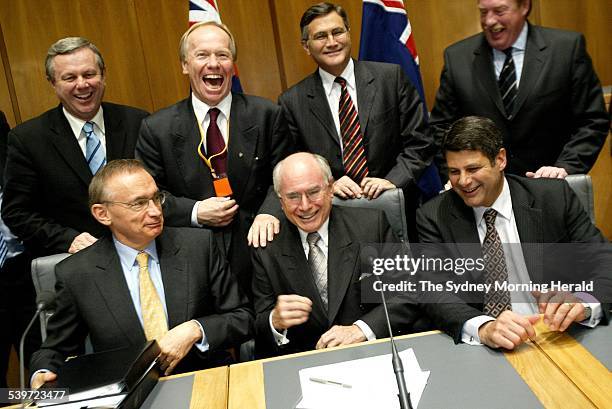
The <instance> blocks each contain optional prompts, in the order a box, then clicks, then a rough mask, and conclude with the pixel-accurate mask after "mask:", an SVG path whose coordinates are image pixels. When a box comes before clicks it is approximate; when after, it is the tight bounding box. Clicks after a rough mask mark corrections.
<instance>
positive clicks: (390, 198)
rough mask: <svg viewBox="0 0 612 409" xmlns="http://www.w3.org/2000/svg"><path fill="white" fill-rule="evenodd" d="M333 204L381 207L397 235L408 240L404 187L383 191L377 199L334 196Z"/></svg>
mask: <svg viewBox="0 0 612 409" xmlns="http://www.w3.org/2000/svg"><path fill="white" fill-rule="evenodd" d="M333 204H334V205H336V206H347V207H365V208H370V209H379V210H382V211H384V212H385V215H386V216H387V220H388V221H389V224H390V225H391V228H392V229H393V232H394V233H395V235H396V236H397V237H398V238H399V239H400V241H402V242H404V243H407V242H408V227H407V225H406V207H405V204H404V192H402V189H391V190H387V191H385V192H383V193H382V194H381V195H380V196H378V197H377V198H376V199H372V200H368V199H366V198H363V197H362V198H361V199H348V200H344V199H340V198H339V197H335V196H334V200H333Z"/></svg>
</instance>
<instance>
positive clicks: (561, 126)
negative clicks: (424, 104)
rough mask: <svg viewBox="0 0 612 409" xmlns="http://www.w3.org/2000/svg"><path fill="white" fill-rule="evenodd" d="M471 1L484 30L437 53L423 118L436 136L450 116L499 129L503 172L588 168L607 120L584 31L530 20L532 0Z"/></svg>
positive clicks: (539, 173)
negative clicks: (439, 61) (435, 77)
mask: <svg viewBox="0 0 612 409" xmlns="http://www.w3.org/2000/svg"><path fill="white" fill-rule="evenodd" d="M478 7H479V9H480V16H481V17H480V21H481V25H482V29H483V32H482V33H480V34H477V35H475V36H472V37H469V38H467V39H465V40H462V41H460V42H458V43H456V44H453V45H451V46H450V47H448V48H447V49H446V51H445V52H444V68H443V70H442V75H441V78H440V88H439V89H438V93H437V95H436V101H435V104H434V107H433V110H432V113H431V122H430V125H431V127H432V129H433V130H434V133H435V138H436V141H437V142H438V144H440V143H441V142H442V139H443V137H444V132H445V130H446V129H448V127H449V126H450V125H451V124H452V123H453V122H454V121H455V120H457V119H459V118H461V117H464V116H468V115H478V116H483V117H486V118H490V119H492V120H493V121H495V124H496V125H497V126H498V127H499V128H500V129H501V130H502V133H503V136H504V145H505V148H506V149H507V156H508V167H507V168H506V172H507V173H511V174H516V175H519V176H528V177H549V178H564V177H565V176H567V175H568V174H574V173H588V171H589V170H590V169H591V167H592V166H593V164H594V163H595V161H596V159H597V155H598V154H599V151H600V150H601V147H602V146H603V144H604V141H605V138H606V135H607V132H608V124H609V121H610V119H609V117H608V116H607V115H606V112H605V107H604V100H603V95H602V90H601V84H600V83H599V79H598V78H597V75H596V74H595V71H594V70H593V66H592V63H591V58H590V57H589V55H588V53H587V51H586V44H585V39H584V37H583V36H582V35H581V34H578V33H573V32H569V31H563V30H557V29H551V28H545V27H539V26H535V25H532V24H530V23H529V22H528V21H527V16H528V14H529V11H530V8H531V0H480V1H479V3H478ZM500 84H501V85H500Z"/></svg>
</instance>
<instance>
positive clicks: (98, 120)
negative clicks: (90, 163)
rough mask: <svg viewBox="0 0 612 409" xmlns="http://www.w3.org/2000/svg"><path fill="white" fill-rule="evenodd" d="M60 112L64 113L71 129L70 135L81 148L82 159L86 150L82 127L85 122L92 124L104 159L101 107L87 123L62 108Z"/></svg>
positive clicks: (85, 138)
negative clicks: (100, 144)
mask: <svg viewBox="0 0 612 409" xmlns="http://www.w3.org/2000/svg"><path fill="white" fill-rule="evenodd" d="M62 111H64V116H65V117H66V119H67V120H68V123H69V124H70V129H72V133H73V135H74V137H75V138H76V140H77V142H78V144H79V146H80V147H81V151H82V152H83V157H84V156H85V152H86V150H87V136H86V135H85V132H83V125H85V122H93V124H94V133H95V134H96V135H97V136H98V139H100V142H101V143H102V149H103V150H104V157H106V128H105V127H104V112H103V110H102V106H100V109H98V112H96V114H95V115H94V117H93V118H91V120H89V121H84V120H82V119H80V118H77V117H76V116H74V115H72V114H71V113H70V112H68V111H66V108H62Z"/></svg>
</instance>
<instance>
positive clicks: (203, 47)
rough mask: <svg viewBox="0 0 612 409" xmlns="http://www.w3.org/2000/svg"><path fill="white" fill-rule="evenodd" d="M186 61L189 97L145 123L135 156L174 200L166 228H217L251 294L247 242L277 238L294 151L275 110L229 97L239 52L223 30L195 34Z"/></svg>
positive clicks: (187, 40)
mask: <svg viewBox="0 0 612 409" xmlns="http://www.w3.org/2000/svg"><path fill="white" fill-rule="evenodd" d="M180 58H181V62H182V66H183V73H184V74H188V75H189V79H190V82H191V90H192V94H191V97H190V98H187V99H185V100H183V101H180V102H178V103H177V104H175V105H172V106H170V107H168V108H165V109H162V110H161V111H158V112H156V113H155V114H153V115H151V116H150V117H149V118H147V119H146V120H145V121H143V124H142V127H141V129H140V138H139V140H138V143H137V145H136V156H137V157H138V158H139V159H141V160H142V161H143V162H144V164H145V165H146V167H147V168H148V169H149V171H150V172H151V174H152V175H153V177H154V178H155V180H156V182H157V184H158V185H159V187H160V188H161V189H162V190H164V191H166V192H167V193H168V200H167V202H166V205H165V206H164V214H165V217H166V219H167V221H168V224H169V225H171V226H194V227H196V226H197V227H208V228H213V229H214V230H215V231H216V232H217V233H218V234H217V238H218V239H220V244H221V248H222V249H223V250H224V251H225V254H226V255H228V259H229V261H230V265H231V269H232V273H233V274H235V275H236V276H237V277H238V280H239V283H240V284H241V286H242V287H243V290H245V292H247V293H248V294H250V292H251V284H250V283H251V265H250V261H249V257H245V255H246V254H248V247H247V235H248V241H249V242H250V243H251V244H253V245H254V246H258V245H265V244H266V241H267V240H272V238H273V236H274V234H275V233H278V219H277V218H276V217H275V216H273V215H274V214H275V213H278V212H280V208H279V205H278V199H277V198H276V197H275V195H274V192H273V190H272V168H273V167H274V165H275V164H276V163H277V162H278V161H279V160H281V159H282V158H283V157H284V156H286V154H287V153H288V152H289V151H290V150H292V149H293V144H292V143H291V141H290V138H289V137H288V136H289V135H288V132H287V128H286V124H285V122H284V119H283V115H282V112H281V110H280V108H279V107H278V106H277V105H275V104H273V103H272V102H270V101H267V100H265V99H263V98H259V97H254V96H250V95H244V94H240V93H232V92H231V82H232V75H233V73H234V61H235V59H236V44H235V42H234V37H233V35H232V34H231V32H230V31H229V29H228V28H227V27H226V26H225V25H223V24H219V23H216V22H205V23H199V24H195V25H193V26H191V27H190V28H189V30H187V32H185V34H184V35H183V37H182V38H181V43H180ZM215 141H216V142H215ZM228 185H229V188H228Z"/></svg>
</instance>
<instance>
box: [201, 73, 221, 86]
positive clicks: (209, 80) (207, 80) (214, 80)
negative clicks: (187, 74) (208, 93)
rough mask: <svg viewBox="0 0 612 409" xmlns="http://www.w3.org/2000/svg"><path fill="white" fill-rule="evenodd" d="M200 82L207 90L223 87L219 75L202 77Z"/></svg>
mask: <svg viewBox="0 0 612 409" xmlns="http://www.w3.org/2000/svg"><path fill="white" fill-rule="evenodd" d="M202 81H204V84H206V86H207V87H208V88H211V89H219V88H221V87H222V86H223V81H224V78H223V75H220V74H207V75H205V76H203V77H202Z"/></svg>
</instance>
